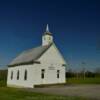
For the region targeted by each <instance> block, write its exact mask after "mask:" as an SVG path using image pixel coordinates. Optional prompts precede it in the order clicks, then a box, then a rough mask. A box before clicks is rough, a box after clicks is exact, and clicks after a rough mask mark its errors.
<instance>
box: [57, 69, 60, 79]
mask: <svg viewBox="0 0 100 100" xmlns="http://www.w3.org/2000/svg"><path fill="white" fill-rule="evenodd" d="M59 74H60V70H57V78H59Z"/></svg>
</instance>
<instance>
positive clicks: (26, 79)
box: [24, 70, 27, 80]
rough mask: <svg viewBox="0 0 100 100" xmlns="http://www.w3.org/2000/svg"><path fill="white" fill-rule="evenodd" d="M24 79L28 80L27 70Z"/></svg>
mask: <svg viewBox="0 0 100 100" xmlns="http://www.w3.org/2000/svg"><path fill="white" fill-rule="evenodd" d="M24 80H27V70H25V74H24Z"/></svg>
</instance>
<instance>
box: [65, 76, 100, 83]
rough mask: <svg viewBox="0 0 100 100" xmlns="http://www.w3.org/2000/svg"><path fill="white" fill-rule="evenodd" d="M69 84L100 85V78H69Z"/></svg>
mask: <svg viewBox="0 0 100 100" xmlns="http://www.w3.org/2000/svg"><path fill="white" fill-rule="evenodd" d="M66 81H67V83H68V84H100V77H96V78H85V79H83V78H68V79H67V80H66Z"/></svg>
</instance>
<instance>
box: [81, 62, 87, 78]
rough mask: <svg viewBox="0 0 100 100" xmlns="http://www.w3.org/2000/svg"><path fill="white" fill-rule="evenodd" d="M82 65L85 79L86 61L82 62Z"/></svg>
mask: <svg viewBox="0 0 100 100" xmlns="http://www.w3.org/2000/svg"><path fill="white" fill-rule="evenodd" d="M81 66H82V73H83V79H85V66H86V63H85V62H82V63H81Z"/></svg>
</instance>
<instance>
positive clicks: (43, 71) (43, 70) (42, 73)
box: [41, 69, 45, 79]
mask: <svg viewBox="0 0 100 100" xmlns="http://www.w3.org/2000/svg"><path fill="white" fill-rule="evenodd" d="M44 73H45V69H41V78H42V79H44Z"/></svg>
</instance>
